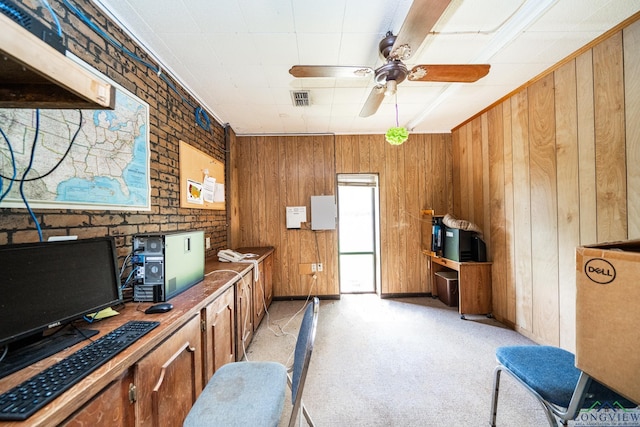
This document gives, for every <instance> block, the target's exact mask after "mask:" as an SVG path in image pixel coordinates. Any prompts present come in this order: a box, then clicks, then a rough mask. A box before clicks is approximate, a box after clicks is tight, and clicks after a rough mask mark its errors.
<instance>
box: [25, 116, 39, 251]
mask: <svg viewBox="0 0 640 427" xmlns="http://www.w3.org/2000/svg"><path fill="white" fill-rule="evenodd" d="M39 133H40V110H39V109H37V110H36V131H35V135H34V136H33V145H32V146H31V156H29V164H28V165H27V168H26V169H25V171H24V173H23V174H22V179H20V196H21V197H22V201H23V202H24V205H25V207H26V208H27V211H29V215H30V216H31V219H32V220H33V222H34V223H35V225H36V229H37V230H38V237H39V239H40V241H41V242H42V241H43V238H42V229H41V228H40V223H39V222H38V219H37V218H36V215H35V214H34V213H33V210H31V206H29V202H28V201H27V197H26V196H25V194H24V183H25V178H26V177H27V174H28V173H29V171H30V170H31V166H33V158H34V157H35V152H36V142H37V141H38V134H39Z"/></svg>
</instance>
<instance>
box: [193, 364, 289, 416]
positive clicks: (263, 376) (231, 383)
mask: <svg viewBox="0 0 640 427" xmlns="http://www.w3.org/2000/svg"><path fill="white" fill-rule="evenodd" d="M286 388H287V369H286V368H285V367H284V365H282V364H280V363H275V362H237V363H228V364H226V365H224V366H222V367H221V368H220V369H218V370H217V371H216V375H215V376H214V377H213V378H212V379H211V380H210V381H209V383H208V384H207V386H206V387H205V389H204V390H203V391H202V394H201V395H200V397H198V400H197V401H196V403H195V405H193V408H191V411H190V412H189V415H188V416H187V418H186V419H185V421H184V425H185V426H189V427H198V426H207V427H213V426H220V427H235V426H237V427H246V426H277V425H278V422H279V421H280V416H281V414H282V408H283V407H284V399H285V391H286Z"/></svg>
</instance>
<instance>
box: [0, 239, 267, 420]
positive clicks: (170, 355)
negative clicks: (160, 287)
mask: <svg viewBox="0 0 640 427" xmlns="http://www.w3.org/2000/svg"><path fill="white" fill-rule="evenodd" d="M254 249H255V250H254V251H253V252H254V253H256V254H257V255H258V257H257V258H256V259H257V260H258V261H259V262H261V263H264V262H270V261H269V258H271V257H270V255H271V254H272V253H273V248H254ZM229 270H230V271H229ZM252 270H253V265H252V264H247V263H243V264H241V263H219V262H218V261H217V260H216V259H210V260H206V263H205V271H206V274H205V277H204V280H203V281H202V282H200V283H198V284H197V285H195V286H193V287H191V288H189V289H187V290H186V291H184V292H182V293H180V294H179V295H176V296H175V297H174V298H171V303H172V304H173V310H171V311H169V312H166V313H160V314H152V315H147V314H145V313H144V310H145V309H146V308H147V307H149V306H150V305H152V304H153V303H151V302H139V303H138V302H129V303H126V304H124V305H123V306H122V307H116V308H117V311H118V312H119V313H120V314H119V315H117V316H114V317H110V318H107V319H104V320H101V321H100V322H97V323H92V324H91V327H90V328H91V329H97V330H99V332H100V333H99V335H97V336H96V337H95V338H93V339H94V340H95V339H97V338H99V337H100V336H102V335H104V334H106V333H108V332H110V331H112V330H114V329H115V328H117V327H118V326H120V325H122V324H123V323H125V322H127V321H128V320H158V321H160V325H159V326H158V327H157V328H155V329H154V330H152V331H151V332H149V333H148V334H147V335H145V336H144V337H142V338H141V339H139V340H138V341H136V342H135V343H133V344H132V345H131V346H129V347H128V348H126V349H125V350H124V351H122V352H121V353H119V354H118V355H116V356H115V357H113V358H112V359H111V360H109V361H108V362H107V363H105V364H104V365H102V366H101V367H99V368H98V369H96V370H95V371H94V372H93V373H91V374H90V375H88V376H86V377H85V378H83V379H82V380H81V381H79V382H78V383H76V384H75V385H74V386H73V387H71V388H70V389H69V390H67V391H66V392H64V393H63V394H62V395H60V396H59V397H57V398H56V399H55V400H53V401H52V402H50V403H49V404H48V405H46V406H45V407H44V408H42V409H41V410H40V411H38V412H36V413H35V414H33V415H32V416H31V417H29V419H27V420H26V421H22V422H16V421H0V427H23V426H29V427H49V426H64V427H70V426H83V425H87V426H88V425H90V426H95V427H111V426H126V427H128V426H162V427H165V426H166V427H174V426H175V427H179V426H182V423H183V421H184V418H185V416H186V414H187V412H188V411H189V409H190V408H191V405H192V404H193V402H195V399H196V398H197V396H198V395H199V394H200V392H201V391H202V388H203V387H204V385H205V384H206V382H207V381H208V379H209V378H210V377H211V375H213V372H214V371H215V369H217V368H218V367H219V366H221V365H222V364H224V363H227V362H230V361H234V360H235V358H236V357H238V359H239V358H240V355H237V354H236V353H235V341H236V338H235V336H234V335H235V329H236V324H238V323H239V322H240V321H239V319H238V318H237V317H236V313H239V312H240V310H237V309H236V303H235V302H234V297H235V295H236V292H237V288H238V284H239V283H242V282H244V280H242V279H240V278H241V277H244V276H247V277H248V278H252V277H253V273H252ZM269 280H270V278H269ZM265 281H266V280H265ZM249 300H250V299H249ZM246 309H247V310H252V307H250V306H249V307H246ZM245 312H246V311H245ZM249 313H251V311H250V312H249ZM87 344H88V343H87V342H86V341H83V342H81V343H78V344H76V345H74V346H73V347H70V348H68V349H66V350H63V351H61V352H59V353H56V354H54V355H53V356H50V357H48V358H46V359H43V360H41V361H39V362H36V363H34V364H33V365H31V366H28V367H26V368H24V369H22V370H20V371H18V372H14V373H13V374H11V375H8V376H6V377H4V378H1V379H0V393H3V392H5V391H7V390H8V389H10V388H11V387H13V386H15V385H17V384H20V383H21V382H22V381H24V380H26V379H28V378H29V377H31V376H33V375H35V374H37V373H38V372H40V371H42V370H44V369H46V368H47V367H49V366H51V365H53V364H54V363H55V362H57V361H59V360H60V359H62V358H64V357H65V356H68V355H69V354H71V353H72V352H74V351H76V350H79V349H80V348H82V347H84V346H85V345H87ZM247 345H248V341H247Z"/></svg>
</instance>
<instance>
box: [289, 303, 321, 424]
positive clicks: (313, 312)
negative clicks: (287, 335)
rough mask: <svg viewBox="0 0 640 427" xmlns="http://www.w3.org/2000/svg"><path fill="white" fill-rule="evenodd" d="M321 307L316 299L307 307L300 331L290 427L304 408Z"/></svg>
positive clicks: (292, 378) (292, 382)
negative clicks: (303, 395) (303, 400)
mask: <svg viewBox="0 0 640 427" xmlns="http://www.w3.org/2000/svg"><path fill="white" fill-rule="evenodd" d="M319 307H320V300H319V299H318V298H317V297H314V298H313V301H312V302H311V304H309V305H307V308H306V309H305V312H304V317H303V318H302V324H301V325H300V331H299V332H298V339H297V340H296V348H295V353H294V357H293V367H292V371H291V403H292V404H293V410H292V412H291V419H290V420H289V426H290V427H292V426H293V425H295V422H296V419H297V417H298V414H299V413H300V410H301V408H302V391H303V389H304V383H305V380H306V378H307V371H308V370H309V363H310V361H311V353H312V352H313V345H314V342H315V339H316V329H317V326H318V308H319ZM305 415H306V414H305Z"/></svg>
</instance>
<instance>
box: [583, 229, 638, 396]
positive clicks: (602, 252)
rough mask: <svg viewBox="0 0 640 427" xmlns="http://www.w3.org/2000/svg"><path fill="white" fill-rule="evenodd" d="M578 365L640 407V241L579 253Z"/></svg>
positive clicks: (614, 244) (597, 246)
mask: <svg viewBox="0 0 640 427" xmlns="http://www.w3.org/2000/svg"><path fill="white" fill-rule="evenodd" d="M576 270H577V271H576V282H577V284H576V286H577V289H576V297H577V300H576V366H577V367H578V368H579V369H581V370H583V371H584V372H586V373H588V374H589V375H591V376H592V377H593V378H595V379H597V380H598V381H600V382H601V383H603V384H605V385H607V386H608V387H610V388H612V389H613V390H615V391H617V392H618V393H620V394H622V395H624V396H626V397H627V398H629V399H631V400H633V401H634V402H635V403H638V404H640V240H634V241H626V242H615V243H606V244H599V245H593V246H584V247H580V248H578V249H577V253H576Z"/></svg>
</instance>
